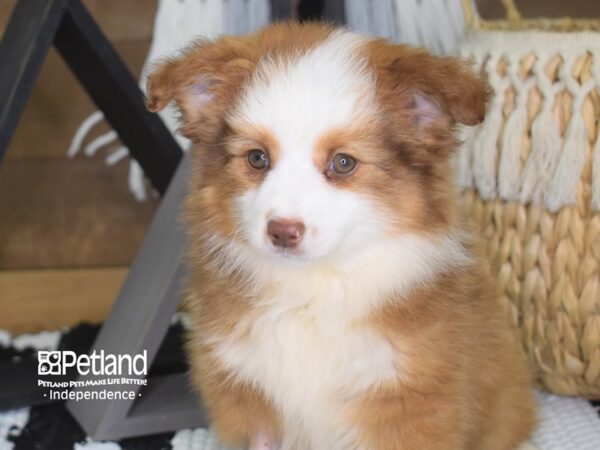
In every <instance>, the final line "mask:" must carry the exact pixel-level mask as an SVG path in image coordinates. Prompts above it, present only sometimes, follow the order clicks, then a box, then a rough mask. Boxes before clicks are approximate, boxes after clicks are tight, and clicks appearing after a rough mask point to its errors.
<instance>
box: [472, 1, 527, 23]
mask: <svg viewBox="0 0 600 450" xmlns="http://www.w3.org/2000/svg"><path fill="white" fill-rule="evenodd" d="M500 2H501V3H502V6H504V11H505V12H506V19H507V20H508V21H509V22H512V23H515V22H519V21H521V19H522V16H521V13H520V12H519V8H517V5H516V4H515V0H500ZM462 6H463V11H464V14H465V21H466V23H467V26H468V27H469V28H477V27H478V25H479V22H480V21H481V17H479V14H478V13H477V9H476V8H475V0H462Z"/></svg>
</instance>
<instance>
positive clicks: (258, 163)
mask: <svg viewBox="0 0 600 450" xmlns="http://www.w3.org/2000/svg"><path fill="white" fill-rule="evenodd" d="M248 164H250V167H253V168H254V169H256V170H263V169H266V168H267V167H269V155H267V153H266V152H264V151H263V150H259V149H254V150H250V151H249V152H248Z"/></svg>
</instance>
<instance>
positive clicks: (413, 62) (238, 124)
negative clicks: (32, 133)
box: [147, 24, 487, 264]
mask: <svg viewBox="0 0 600 450" xmlns="http://www.w3.org/2000/svg"><path fill="white" fill-rule="evenodd" d="M486 96H487V93H486V87H485V85H484V83H483V82H482V81H481V80H480V79H479V78H477V77H476V76H475V75H474V74H473V73H472V72H471V70H470V69H469V68H468V67H467V66H465V65H464V64H463V63H462V62H460V61H458V60H456V59H451V58H438V57H434V56H431V55H430V54H428V53H427V52H425V51H423V50H415V49H412V48H409V47H405V46H401V45H393V44H390V43H387V42H385V41H382V40H375V39H370V38H367V37H364V36H360V35H357V34H353V33H350V32H348V31H346V30H341V29H334V28H330V27H328V26H324V25H318V24H308V25H297V24H279V25H275V26H271V27H268V28H266V29H264V30H262V31H260V32H259V33H257V34H254V35H250V36H243V37H226V38H222V39H220V40H217V41H215V42H199V43H196V44H194V45H193V46H191V47H190V48H188V49H187V50H186V51H184V52H183V53H182V55H181V56H179V57H178V58H175V59H171V60H167V61H165V62H163V63H162V64H161V65H159V66H158V67H157V69H156V70H155V72H154V73H153V74H152V75H151V76H150V78H149V81H148V101H147V104H148V107H149V109H150V110H153V111H157V110H160V109H162V108H163V107H164V106H165V105H166V104H168V103H169V102H171V101H175V102H176V103H177V105H178V107H179V109H180V112H181V129H182V132H183V133H184V134H185V135H186V136H187V137H189V138H190V139H191V140H192V141H193V142H194V143H195V145H194V147H193V148H192V150H191V151H192V158H193V161H194V168H195V175H194V177H193V178H192V181H191V186H190V194H189V197H188V202H187V212H188V222H189V226H190V228H191V235H192V238H193V239H194V242H198V243H202V242H204V243H207V244H208V245H212V246H213V247H218V248H221V249H224V248H228V249H229V250H230V251H235V252H241V253H244V252H245V253H246V254H251V255H254V256H255V257H256V258H257V259H259V258H263V259H265V258H266V259H268V260H269V261H271V262H274V263H276V264H285V263H286V262H290V261H293V262H296V263H297V262H303V263H305V264H309V263H311V262H315V261H325V260H335V259H345V258H349V257H351V256H352V255H354V254H356V253H360V251H362V250H363V249H366V248H368V247H369V245H371V244H372V243H373V242H379V243H381V242H385V241H386V240H388V239H393V238H394V237H396V236H398V235H402V234H406V233H424V234H425V233H444V232H445V231H447V230H448V229H449V228H450V227H451V226H452V225H453V221H454V214H455V213H454V206H453V195H452V189H451V173H450V164H449V157H450V155H451V153H452V151H453V150H454V149H455V147H456V145H457V142H456V139H455V137H454V134H453V127H454V126H455V125H456V124H458V123H462V124H467V125H474V124H476V123H479V122H480V121H481V120H482V119H483V117H484V111H485V101H486Z"/></svg>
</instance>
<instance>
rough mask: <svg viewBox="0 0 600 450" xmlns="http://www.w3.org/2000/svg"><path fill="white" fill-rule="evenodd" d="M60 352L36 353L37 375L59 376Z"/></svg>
mask: <svg viewBox="0 0 600 450" xmlns="http://www.w3.org/2000/svg"><path fill="white" fill-rule="evenodd" d="M60 359H61V358H60V352H48V351H39V352H38V375H60V374H61V373H62V371H61V365H60Z"/></svg>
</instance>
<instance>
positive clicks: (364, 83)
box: [198, 31, 469, 450]
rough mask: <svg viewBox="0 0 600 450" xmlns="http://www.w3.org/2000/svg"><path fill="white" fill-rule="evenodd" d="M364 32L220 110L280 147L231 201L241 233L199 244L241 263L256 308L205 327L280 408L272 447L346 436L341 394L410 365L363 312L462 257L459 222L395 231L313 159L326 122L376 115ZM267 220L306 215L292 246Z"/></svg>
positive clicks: (267, 76)
mask: <svg viewBox="0 0 600 450" xmlns="http://www.w3.org/2000/svg"><path fill="white" fill-rule="evenodd" d="M363 42H364V38H362V37H357V36H356V35H353V34H350V33H348V32H343V31H342V32H336V33H334V34H333V35H332V36H331V37H330V38H329V39H328V40H327V41H326V42H324V43H323V44H321V45H320V46H319V47H317V48H315V49H313V50H312V51H310V52H308V53H307V54H305V55H303V56H301V57H295V58H292V59H291V60H290V61H283V62H282V61H273V60H270V61H266V62H265V63H264V65H263V67H261V68H260V69H259V70H258V71H257V75H256V77H255V78H254V80H253V81H252V82H251V83H250V85H249V87H248V88H247V90H246V91H245V94H244V97H243V99H242V100H241V102H240V106H239V109H238V112H237V113H234V114H233V115H232V116H231V117H230V120H232V121H240V120H241V121H244V122H245V123H246V124H248V125H255V126H261V127H266V128H267V129H269V130H270V131H271V132H272V133H273V135H274V136H275V138H276V139H277V140H278V141H279V144H280V154H281V156H280V159H279V160H278V161H277V162H276V163H275V164H274V165H273V167H272V168H271V170H270V171H269V173H268V174H267V175H266V177H265V179H264V181H263V182H262V183H261V184H260V186H258V187H257V188H256V189H254V190H250V191H247V192H245V193H244V194H243V195H241V196H240V197H239V198H238V199H237V211H235V213H237V215H238V216H239V217H238V218H239V226H240V230H239V234H238V235H236V236H235V237H234V238H233V239H232V240H230V241H227V242H223V241H222V240H221V239H220V238H219V237H216V236H212V237H210V238H208V239H207V240H206V242H205V244H206V245H207V248H208V251H209V253H211V254H212V263H213V264H215V265H216V266H217V267H219V268H220V270H222V271H223V272H225V273H233V272H235V273H239V274H243V275H244V278H245V279H246V280H247V281H248V286H247V287H248V288H250V292H251V293H252V294H253V296H255V297H258V298H260V299H261V300H260V302H259V303H260V304H258V305H256V307H257V308H260V310H261V311H262V312H261V313H260V315H259V316H258V317H252V318H250V317H241V318H240V323H239V329H238V332H235V331H234V332H233V333H231V334H229V335H228V336H226V337H222V336H206V335H205V336H203V339H204V340H205V342H206V343H208V344H209V345H210V346H211V347H212V348H213V349H214V353H215V356H216V357H217V358H218V359H219V360H220V362H221V363H222V364H223V365H224V366H225V367H227V368H228V369H229V370H230V371H231V372H232V373H234V374H236V376H237V377H238V378H239V379H241V380H244V381H247V382H250V383H252V384H253V385H255V386H257V387H259V388H260V389H261V390H263V391H264V392H265V393H266V395H267V396H268V397H269V398H270V400H271V401H272V402H273V404H274V405H275V406H276V407H277V408H278V410H279V411H281V414H282V416H283V422H284V442H283V443H282V450H287V449H291V448H302V449H312V450H323V449H329V450H336V449H346V448H351V443H352V441H353V440H354V438H355V436H356V432H357V430H355V429H353V428H352V427H350V426H349V425H348V424H347V423H345V420H344V414H343V413H344V407H345V406H346V405H347V403H346V402H347V401H348V400H349V399H351V398H352V397H353V396H355V395H356V394H357V393H359V392H361V391H365V390H367V389H369V388H372V387H374V386H377V385H378V384H380V383H383V382H385V381H388V380H391V379H397V378H398V377H403V376H406V375H407V373H406V372H405V371H404V369H405V367H406V364H405V361H404V360H403V354H402V349H398V348H392V346H391V344H390V343H389V342H387V341H386V340H385V339H384V338H383V337H382V336H380V335H378V334H377V333H376V332H375V331H374V330H372V329H370V328H366V327H364V326H361V325H360V321H361V319H362V318H364V317H366V316H367V315H368V314H369V313H371V312H373V311H374V310H376V309H377V308H381V307H382V306H384V305H385V304H386V302H388V301H389V300H390V298H392V296H394V298H395V299H397V298H398V296H402V295H405V294H406V293H407V292H408V291H409V290H410V289H412V288H414V287H415V286H416V285H418V284H420V283H427V282H430V281H431V280H432V279H433V277H435V275H436V274H437V273H439V272H440V271H443V270H446V269H448V268H451V267H456V266H460V265H462V264H465V263H466V262H467V261H468V260H469V258H468V256H467V255H466V253H465V250H464V247H463V245H462V241H461V239H462V238H461V236H460V235H458V234H457V235H451V236H441V237H440V236H438V237H435V236H420V235H416V234H403V235H399V236H398V235H397V234H396V235H393V233H392V230H391V226H390V225H389V224H390V222H391V221H390V220H388V218H386V217H385V215H384V214H383V213H381V212H380V211H379V209H378V208H377V207H376V206H375V205H374V203H373V201H372V200H371V199H369V198H367V197H364V196H361V195H360V194H359V193H357V192H353V191H350V190H346V189H340V188H338V187H336V186H334V185H332V184H331V183H329V182H328V181H327V180H326V179H325V177H324V176H323V174H322V173H321V171H320V170H319V169H318V168H317V167H316V166H315V163H314V160H313V153H314V144H315V141H316V140H317V139H318V137H319V136H320V135H321V134H322V133H323V132H325V131H327V130H329V129H331V128H334V127H344V126H350V125H352V124H353V123H354V122H355V121H356V120H365V119H367V120H368V118H369V117H372V116H374V115H375V114H376V105H375V100H374V95H375V90H374V81H375V80H374V76H373V75H372V74H371V73H369V71H368V70H367V67H366V65H365V62H364V60H363V59H362V57H361V56H359V53H358V52H357V50H358V49H359V47H360V45H362V43H363ZM277 218H285V219H290V218H294V219H298V220H301V221H303V222H304V224H305V225H306V235H305V237H304V239H303V241H302V243H301V247H300V249H299V251H298V252H296V254H294V255H290V254H289V252H288V253H282V252H281V251H279V250H278V249H276V248H275V247H274V246H273V245H272V244H271V242H270V240H269V239H268V236H267V234H266V225H267V222H268V221H269V220H270V219H277ZM248 329H249V330H251V332H250V336H249V337H248V336H247V335H246V334H244V330H248ZM198 332H199V333H200V334H201V333H202V330H198Z"/></svg>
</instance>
